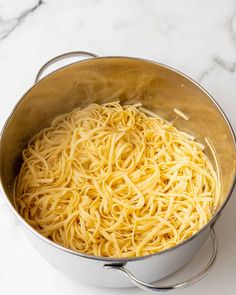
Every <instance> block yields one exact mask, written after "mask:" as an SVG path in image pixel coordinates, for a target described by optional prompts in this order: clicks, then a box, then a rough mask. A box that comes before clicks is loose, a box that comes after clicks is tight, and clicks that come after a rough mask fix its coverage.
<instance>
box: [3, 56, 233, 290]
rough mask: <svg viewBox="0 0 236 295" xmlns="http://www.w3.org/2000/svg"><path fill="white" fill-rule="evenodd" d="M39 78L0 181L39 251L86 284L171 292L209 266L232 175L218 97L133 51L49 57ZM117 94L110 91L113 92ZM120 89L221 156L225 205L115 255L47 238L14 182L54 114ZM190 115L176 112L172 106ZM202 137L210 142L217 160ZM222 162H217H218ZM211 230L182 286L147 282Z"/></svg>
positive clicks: (21, 106) (182, 259)
mask: <svg viewBox="0 0 236 295" xmlns="http://www.w3.org/2000/svg"><path fill="white" fill-rule="evenodd" d="M69 56H87V57H88V56H89V57H91V58H89V59H86V60H83V61H79V62H76V63H73V64H70V65H68V66H65V67H63V68H60V69H59V70H57V71H55V72H53V73H51V74H49V75H48V76H46V77H45V78H43V79H42V80H40V81H39V79H40V77H41V75H42V73H43V72H44V70H45V69H46V68H47V67H48V66H49V65H51V64H52V63H54V62H56V61H57V60H59V59H62V58H67V57H69ZM35 82H36V84H35V85H34V86H33V87H32V88H31V89H30V90H29V91H28V92H26V94H25V95H24V96H23V97H22V99H21V100H20V101H19V102H18V104H17V105H16V107H15V108H14V110H13V111H12V113H11V115H10V116H9V118H8V120H7V122H6V124H5V126H4V127H3V130H2V134H1V138H0V180H1V188H2V194H3V196H4V198H5V200H6V201H7V203H8V204H9V206H10V209H11V210H12V211H13V212H14V214H15V215H16V216H17V218H18V219H19V220H20V222H21V224H22V225H24V229H25V230H26V233H27V235H28V236H29V238H30V240H31V241H32V243H33V245H34V246H35V248H36V249H37V251H38V252H39V253H40V254H41V255H42V256H43V257H45V258H46V259H47V260H48V261H49V262H50V263H52V264H53V265H55V266H56V267H58V268H59V269H61V270H63V271H65V272H66V273H68V274H70V275H72V276H75V277H77V278H78V279H79V280H80V281H83V282H85V283H88V284H93V285H99V286H104V287H130V286H132V285H133V284H135V285H137V286H138V287H141V288H144V289H147V290H152V291H167V290H171V289H175V288H180V287H184V286H187V285H190V284H193V283H195V282H196V281H198V280H199V279H200V278H202V277H203V276H204V275H206V274H207V273H208V271H209V270H210V268H211V267H212V265H213V263H214V260H215V258H216V254H217V240H216V236H215V233H214V223H215V221H216V220H217V219H218V218H219V216H220V214H221V211H222V210H223V208H224V206H225V204H226V203H227V201H228V199H229V197H230V194H231V192H232V190H233V186H234V182H235V159H236V155H235V138H234V135H233V131H232V129H231V127H230V124H229V122H228V121H227V119H226V117H225V115H224V113H223V112H222V110H221V109H220V107H219V106H218V105H217V103H216V102H215V101H214V99H213V98H212V97H211V96H210V95H209V94H208V93H207V92H206V91H205V90H204V89H203V88H201V87H200V86H199V85H198V84H197V83H196V82H194V81H193V80H191V79H190V78H188V77H187V76H185V75H184V74H182V73H180V72H178V71H176V70H174V69H171V68H169V67H167V66H165V65H161V64H158V63H155V62H152V61H147V60H143V59H137V58H129V57H96V55H94V54H91V53H87V52H72V53H67V54H63V55H61V56H59V57H56V58H54V59H52V60H50V61H49V62H47V63H46V64H45V65H44V66H43V67H42V68H41V69H40V71H39V73H38V75H37V78H36V81H35ZM112 95H113V98H112ZM117 96H119V98H120V100H121V103H137V102H142V104H143V106H145V107H146V108H147V109H150V110H152V111H154V112H157V113H158V114H160V115H161V116H162V117H164V118H166V119H168V120H171V121H173V122H174V124H175V125H176V126H177V127H178V128H180V129H182V130H183V131H186V132H189V133H191V134H193V135H194V136H196V138H197V140H198V141H200V142H202V143H203V144H204V145H205V146H206V148H205V151H206V153H207V154H208V156H209V157H210V158H211V160H212V161H213V162H214V160H217V163H218V166H219V169H220V178H221V184H222V187H221V200H220V205H219V208H218V210H217V212H216V213H215V215H214V216H213V218H212V220H211V221H210V222H209V223H208V224H207V225H206V226H205V227H203V228H202V229H201V230H200V231H199V232H198V233H197V234H195V235H194V236H192V237H191V238H190V239H188V240H187V241H185V242H183V243H181V244H179V245H177V246H176V247H173V248H171V249H168V250H166V251H162V252H160V253H156V254H153V255H149V256H144V257H138V258H130V259H113V258H104V257H95V256H89V255H85V254H80V253H77V252H75V251H72V250H69V249H66V248H63V247H61V246H59V245H57V244H55V243H54V242H52V241H50V240H48V239H46V238H44V237H43V236H41V235H40V234H39V233H37V232H36V231H35V230H34V229H33V228H32V227H31V226H30V225H28V224H27V223H26V222H25V221H24V220H23V219H22V217H21V216H20V215H19V214H18V213H17V212H16V210H15V209H14V207H13V205H12V183H13V180H14V177H15V176H16V174H17V172H18V171H19V168H20V164H21V161H22V160H21V151H22V149H23V148H24V146H25V144H26V143H27V141H28V140H29V139H30V138H31V137H32V136H33V135H34V134H35V133H36V132H38V131H39V130H41V129H42V128H44V127H46V126H48V125H49V123H50V122H51V121H52V119H53V118H54V117H55V116H57V115H59V114H62V113H66V112H69V111H71V110H73V109H74V108H75V107H79V106H81V107H84V106H86V105H88V104H90V103H92V102H97V103H103V102H107V101H109V100H110V101H111V100H114V99H115V98H117ZM175 108H177V109H179V110H180V111H182V112H184V113H185V114H187V116H188V117H189V120H188V121H186V120H184V119H183V118H182V117H180V116H178V115H176V113H175V112H174V109H175ZM205 140H206V141H207V142H208V143H209V142H210V143H211V146H212V147H213V149H214V150H215V152H216V155H217V159H214V157H213V156H212V152H211V149H210V148H209V147H208V146H207V145H206V142H205ZM216 168H217V165H216ZM209 235H210V236H211V239H212V255H211V258H210V260H209V262H208V263H207V265H206V266H205V268H204V269H203V270H202V271H201V272H200V273H198V274H197V275H196V276H194V277H193V278H190V279H187V280H186V281H185V282H181V283H179V284H177V285H171V286H165V287H158V286H154V285H152V284H150V283H151V282H153V281H157V280H159V279H161V278H164V277H166V276H167V275H169V274H171V273H173V272H175V271H176V270H178V269H179V268H181V267H182V266H183V265H184V264H186V263H187V262H188V261H189V260H190V259H191V258H192V257H193V256H194V255H195V254H196V253H197V251H198V250H199V249H200V247H201V246H202V244H203V243H204V241H205V240H206V239H207V238H208V236H209Z"/></svg>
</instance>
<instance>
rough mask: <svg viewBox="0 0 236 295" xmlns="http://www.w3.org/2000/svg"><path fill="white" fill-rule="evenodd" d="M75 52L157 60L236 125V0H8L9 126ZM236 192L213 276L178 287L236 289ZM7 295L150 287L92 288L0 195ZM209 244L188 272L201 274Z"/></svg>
mask: <svg viewBox="0 0 236 295" xmlns="http://www.w3.org/2000/svg"><path fill="white" fill-rule="evenodd" d="M72 50H87V51H91V52H94V53H97V54H99V55H126V56H136V57H143V58H148V59H153V60H156V61H159V62H162V63H166V64H168V65H170V66H172V67H174V68H177V69H179V70H181V71H183V72H185V73H186V74H188V75H189V76H191V77H192V78H194V79H196V80H197V81H199V82H200V83H201V84H202V85H203V86H204V87H205V88H206V89H207V90H209V92H210V93H211V94H212V95H213V96H214V97H215V98H216V100H217V101H218V102H219V104H220V105H221V106H222V108H223V109H224V111H225V112H226V114H227V116H228V117H229V119H230V121H231V124H232V126H233V128H234V130H236V1H235V0H227V1H215V0H198V1H197V0H179V1H174V0H165V1H161V0H136V1H134V0H120V1H115V0H67V1H66V0H43V1H41V0H40V1H36V0H21V1H19V0H18V1H17V0H0V81H1V82H0V127H1V126H2V124H3V123H4V121H5V120H6V118H7V116H8V115H9V112H10V111H11V109H12V107H13V106H14V105H15V103H16V102H17V100H18V99H19V98H20V97H21V95H22V94H23V93H24V92H25V91H26V90H27V89H28V88H29V87H30V86H31V85H32V83H33V80H34V77H35V74H36V71H37V70H38V69H39V67H40V66H41V65H42V64H43V63H44V62H45V61H46V60H48V59H49V58H51V57H53V56H55V55H58V54H60V53H63V52H66V51H72ZM235 208H236V193H234V194H233V195H232V198H231V200H230V202H229V203H228V205H227V207H226V209H225V210H224V212H223V214H222V217H221V218H220V220H219V222H217V227H216V231H217V235H218V237H219V255H218V258H217V262H216V264H215V266H214V268H213V270H212V271H211V273H210V274H209V275H208V276H207V277H206V278H205V279H204V280H202V281H201V282H199V283H198V284H196V285H194V286H192V287H189V288H188V289H183V290H180V291H176V292H175V293H173V294H182V295H185V294H186V295H187V294H192V295H196V294H216V295H218V294H219V295H220V294H224V295H231V294H232V295H233V294H235V292H236V230H235V225H236V214H235ZM0 237H1V238H0V239H1V240H0V293H1V294H4V295H11V294H17V293H19V294H24V295H29V294H34V295H38V294H45V295H47V294H54V293H55V294H57V295H62V294H70V295H74V294H76V295H77V294H94V293H96V294H145V292H144V291H141V290H138V289H125V290H122V291H121V290H107V289H99V288H93V287H90V286H85V285H82V284H80V283H79V282H76V281H74V280H72V279H71V278H69V277H67V276H66V275H64V274H62V273H60V272H59V271H58V270H56V269H54V268H53V267H52V266H50V265H49V264H47V262H46V261H44V260H43V259H42V258H41V257H40V256H39V255H38V254H37V253H36V252H35V250H34V249H33V248H32V246H31V244H30V243H29V241H28V240H27V238H26V236H25V235H24V233H23V232H22V230H21V228H19V225H18V224H17V222H16V220H15V219H14V218H13V216H12V215H11V213H10V211H9V210H8V208H6V205H5V204H4V202H3V200H2V198H0ZM209 251H210V246H209V244H207V245H206V246H205V247H204V248H203V249H202V250H201V253H200V254H199V255H198V257H197V258H195V259H194V261H193V262H192V263H191V265H189V266H188V267H187V268H186V269H185V270H184V271H182V274H179V275H178V277H184V276H185V275H188V274H189V273H190V272H193V271H194V270H195V269H197V267H199V264H201V263H203V262H204V261H205V260H206V259H207V257H208V252H209Z"/></svg>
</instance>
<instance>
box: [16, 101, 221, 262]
mask: <svg viewBox="0 0 236 295" xmlns="http://www.w3.org/2000/svg"><path fill="white" fill-rule="evenodd" d="M22 155H23V164H22V167H21V170H20V173H19V175H18V176H17V178H16V180H15V185H14V202H15V206H16V208H17V210H18V211H19V213H20V214H21V215H22V216H23V218H24V219H25V220H26V221H27V222H28V223H29V224H30V225H31V226H32V227H34V228H35V229H36V230H37V231H38V232H39V233H40V234H42V235H43V236H45V237H47V238H49V239H51V240H52V241H54V242H56V243H58V244H59V245H62V246H64V247H66V248H70V249H72V250H75V251H78V252H80V253H86V254H90V255H95V256H106V257H116V258H118V257H119V258H121V257H122V258H129V257H138V256H143V255H148V254H153V253H156V252H159V251H163V250H165V249H168V248H170V247H173V246H175V245H177V244H178V243H181V242H182V241H184V240H186V239H188V238H189V237H191V236H192V235H194V234H195V233H196V232H198V231H199V230H200V229H201V228H202V227H203V226H204V225H205V224H207V223H208V221H209V220H210V219H211V218H212V214H213V213H214V210H215V209H216V207H217V204H218V202H219V189H217V186H218V185H219V184H218V179H217V173H216V172H215V170H214V169H213V166H212V164H211V162H210V161H209V159H208V158H207V156H206V155H205V153H204V147H203V145H202V144H200V143H198V142H196V141H195V139H194V138H193V137H192V136H191V135H189V134H187V133H185V132H182V131H180V130H178V129H176V128H175V127H174V126H173V124H172V123H171V122H168V121H166V120H164V119H162V118H160V117H158V116H156V115H155V114H152V113H151V112H149V111H147V110H145V109H144V108H142V106H141V104H136V105H124V106H122V105H120V103H119V102H112V103H107V104H103V105H98V104H91V105H89V106H88V107H86V108H84V109H75V110H74V111H72V112H71V113H68V114H65V115H61V116H59V117H57V118H56V119H55V120H54V121H53V122H52V123H51V126H50V127H48V128H45V129H43V130H42V131H41V132H39V133H38V134H37V135H36V136H34V137H33V138H32V139H31V140H30V142H29V143H28V145H27V147H26V149H24V151H23V153H22Z"/></svg>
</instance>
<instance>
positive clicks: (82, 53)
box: [34, 51, 97, 83]
mask: <svg viewBox="0 0 236 295" xmlns="http://www.w3.org/2000/svg"><path fill="white" fill-rule="evenodd" d="M74 56H89V57H97V55H96V54H94V53H91V52H87V51H71V52H67V53H63V54H60V55H58V56H56V57H53V58H52V59H50V60H49V61H47V62H46V63H45V64H44V65H43V66H42V67H41V68H40V70H39V71H38V73H37V76H36V78H35V81H34V83H37V82H38V81H39V80H40V78H41V76H42V74H43V72H44V71H45V70H46V69H47V68H48V67H49V66H51V65H52V64H54V63H56V62H57V61H60V60H63V59H67V58H70V57H74Z"/></svg>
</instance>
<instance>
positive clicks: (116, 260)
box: [0, 56, 236, 264]
mask: <svg viewBox="0 0 236 295" xmlns="http://www.w3.org/2000/svg"><path fill="white" fill-rule="evenodd" d="M114 58H116V59H131V60H137V61H142V62H147V63H151V64H154V65H158V66H161V67H163V68H165V69H168V70H170V71H172V72H174V73H176V74H178V75H181V76H182V77H184V78H186V79H187V80H189V81H190V82H192V83H193V84H194V85H195V86H196V87H198V88H199V89H200V90H201V91H202V92H204V93H205V94H206V95H207V96H208V98H209V99H210V100H211V101H212V102H213V103H214V104H215V106H216V107H217V109H218V110H219V111H220V113H221V115H222V116H223V118H224V120H225V122H226V124H227V125H228V128H229V130H230V133H231V135H232V138H233V141H234V146H235V148H236V137H235V134H234V131H233V128H232V126H231V124H230V122H229V120H228V118H227V116H226V114H225V113H224V111H223V110H222V108H221V107H220V105H219V104H218V103H217V102H216V100H215V99H214V98H213V97H212V96H211V95H210V93H209V92H208V91H207V90H206V89H205V88H203V87H202V86H201V85H200V84H199V83H198V82H196V81H195V80H193V79H192V78H190V77H189V76H187V75H186V74H184V73H182V72H181V71H179V70H176V69H174V68H172V67H170V66H167V65H165V64H162V63H159V62H155V61H152V60H148V59H144V58H138V57H129V56H102V57H92V58H86V59H85V60H80V61H77V62H73V63H70V64H68V65H65V66H63V67H60V68H59V69H57V70H55V71H53V72H51V73H49V74H48V75H46V76H45V77H43V78H42V79H41V80H39V81H38V82H37V83H35V84H34V85H32V86H31V87H30V88H29V89H28V90H27V91H26V92H25V93H24V94H23V95H22V96H21V98H20V99H19V100H18V102H17V103H16V104H15V106H14V108H13V109H12V111H11V112H10V114H9V116H8V118H7V120H6V121H5V123H4V125H3V127H2V129H1V132H0V150H1V145H2V141H1V138H2V135H3V134H4V132H5V130H6V128H7V125H8V122H9V121H10V119H11V117H12V116H13V114H14V113H15V111H16V109H17V107H18V105H19V104H20V103H21V101H23V100H24V98H25V97H26V96H27V94H28V93H29V92H30V91H31V90H32V89H33V88H34V87H35V86H37V85H38V84H39V83H40V82H41V81H43V80H44V79H46V78H47V77H48V76H50V75H53V74H55V73H56V72H58V71H61V70H63V69H65V68H67V67H70V66H72V65H75V64H78V63H83V62H87V61H88V60H94V59H114ZM235 184H236V173H235V175H234V179H233V181H232V183H231V187H230V190H229V193H228V195H227V197H226V199H225V201H224V202H223V204H222V205H221V207H220V209H219V210H218V212H217V213H216V214H215V215H213V217H212V218H211V220H210V221H209V222H208V223H207V224H205V225H204V226H203V227H202V228H201V229H200V230H199V231H198V232H196V233H195V234H194V235H192V236H191V237H190V238H188V239H187V240H185V241H183V242H181V243H179V244H177V245H176V246H173V247H171V248H168V249H166V250H163V251H160V252H157V253H153V254H149V255H144V256H138V257H131V258H113V257H103V256H94V255H89V254H84V253H80V252H77V251H74V250H71V249H69V248H65V247H63V246H61V245H59V244H57V243H55V242H53V241H51V240H49V239H48V238H46V237H44V236H43V235H41V234H40V233H39V232H37V231H36V230H35V229H34V228H33V227H32V226H31V225H29V224H28V223H27V222H26V221H25V220H24V218H23V217H22V216H21V215H20V214H19V213H18V211H17V210H16V209H15V207H14V206H13V204H12V203H11V201H10V200H9V198H8V197H7V194H6V192H5V190H4V188H3V184H2V176H1V171H0V192H2V195H3V198H4V199H5V201H6V203H7V204H8V206H9V207H10V209H11V211H12V212H13V214H14V215H15V217H16V218H17V219H19V220H20V221H21V222H22V223H23V225H24V226H25V227H26V228H27V229H28V230H29V231H30V232H31V233H33V234H34V235H35V236H36V237H38V238H40V239H42V240H43V241H44V242H46V243H47V244H49V245H50V246H53V247H55V248H57V249H58V250H61V251H65V252H67V253H69V254H72V255H75V256H80V257H83V258H88V259H92V260H98V261H104V262H110V263H116V264H125V263H127V262H132V261H140V260H143V259H146V258H151V257H152V256H156V255H162V254H168V253H169V252H171V251H174V250H175V249H177V248H179V247H181V246H183V245H185V244H186V243H188V242H190V241H192V240H194V239H195V238H196V237H197V236H198V235H199V234H201V233H202V232H203V231H204V230H205V229H207V228H208V227H209V226H210V225H211V224H213V223H214V222H215V221H216V220H217V219H218V218H219V216H220V214H221V212H222V210H223V209H224V207H225V206H226V204H227V203H228V201H229V199H230V197H231V195H232V192H233V189H234V186H235Z"/></svg>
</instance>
